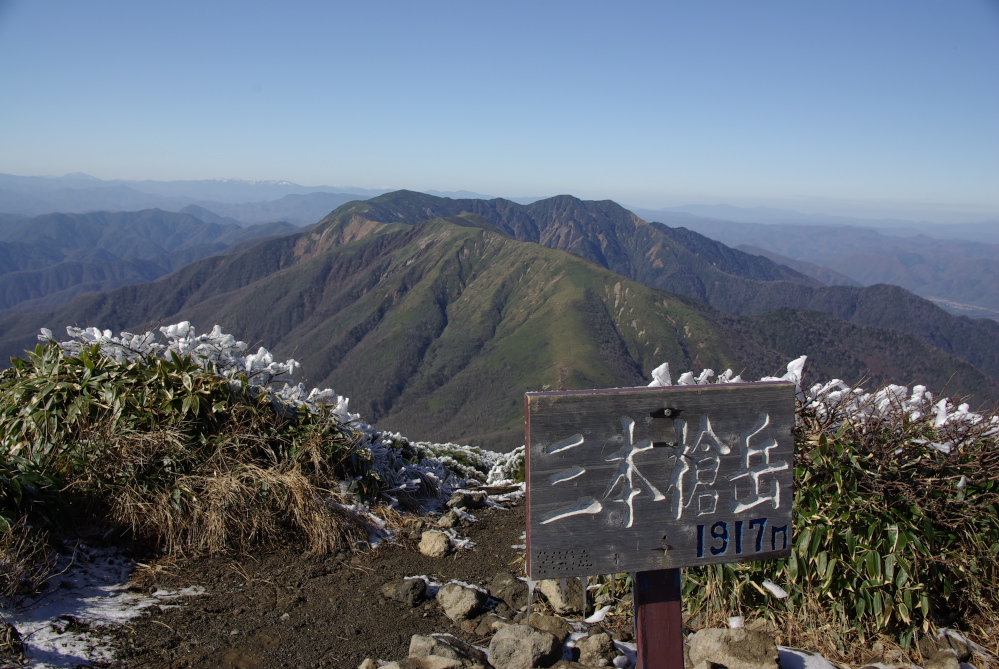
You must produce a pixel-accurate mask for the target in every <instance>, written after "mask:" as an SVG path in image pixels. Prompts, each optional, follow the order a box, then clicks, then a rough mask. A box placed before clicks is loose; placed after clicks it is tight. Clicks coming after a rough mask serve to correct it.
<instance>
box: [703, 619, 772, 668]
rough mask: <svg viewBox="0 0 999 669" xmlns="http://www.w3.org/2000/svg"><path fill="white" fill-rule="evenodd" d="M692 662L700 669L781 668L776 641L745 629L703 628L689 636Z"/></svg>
mask: <svg viewBox="0 0 999 669" xmlns="http://www.w3.org/2000/svg"><path fill="white" fill-rule="evenodd" d="M690 662H691V664H693V666H695V667H697V666H698V665H700V664H701V663H702V662H706V663H707V665H706V666H711V665H713V664H720V665H723V666H724V667H726V668H727V669H780V653H779V652H778V651H777V644H776V643H774V640H773V639H772V638H771V637H769V636H767V635H766V634H763V633H761V632H753V631H751V630H747V629H745V628H742V627H740V628H738V629H703V630H701V631H699V632H697V633H696V634H694V635H693V636H691V637H690Z"/></svg>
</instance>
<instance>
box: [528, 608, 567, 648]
mask: <svg viewBox="0 0 999 669" xmlns="http://www.w3.org/2000/svg"><path fill="white" fill-rule="evenodd" d="M528 621H529V624H530V625H531V627H534V628H536V629H539V630H541V631H542V632H548V633H549V634H554V635H555V636H556V637H558V640H559V642H560V643H565V640H566V639H568V638H569V635H570V634H572V627H571V626H570V625H569V623H568V622H566V620H565V618H559V617H558V616H546V615H544V614H542V613H532V614H531V617H530V618H529V619H528Z"/></svg>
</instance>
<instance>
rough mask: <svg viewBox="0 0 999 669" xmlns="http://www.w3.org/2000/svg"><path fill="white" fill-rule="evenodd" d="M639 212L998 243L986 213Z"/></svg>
mask: <svg viewBox="0 0 999 669" xmlns="http://www.w3.org/2000/svg"><path fill="white" fill-rule="evenodd" d="M632 211H634V212H635V213H636V214H638V215H639V216H641V217H643V218H645V219H646V220H649V221H661V220H663V218H662V217H664V216H665V217H670V216H675V215H678V214H680V215H682V214H686V215H692V216H696V217H697V218H708V219H713V220H716V221H730V222H734V223H761V224H764V225H795V226H819V227H842V226H847V227H851V228H872V229H874V230H877V231H879V232H881V233H882V234H885V235H892V236H899V237H910V236H914V235H927V236H929V237H935V238H938V239H966V240H969V241H981V242H986V243H991V244H999V217H996V216H993V217H989V216H987V215H983V220H980V221H975V222H964V223H930V222H928V221H920V220H908V219H898V218H863V217H857V216H836V215H831V214H804V213H801V212H800V211H792V210H790V209H777V208H774V207H733V206H731V205H727V204H718V205H703V204H688V205H681V206H678V207H666V208H664V209H642V208H632Z"/></svg>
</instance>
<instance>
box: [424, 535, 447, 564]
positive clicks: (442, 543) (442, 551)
mask: <svg viewBox="0 0 999 669" xmlns="http://www.w3.org/2000/svg"><path fill="white" fill-rule="evenodd" d="M420 552H421V553H423V554H424V555H426V556H427V557H444V556H445V555H447V554H448V553H450V552H451V539H449V538H448V536H447V535H446V534H444V533H443V532H434V531H433V530H430V531H428V532H424V533H423V534H422V535H421V536H420Z"/></svg>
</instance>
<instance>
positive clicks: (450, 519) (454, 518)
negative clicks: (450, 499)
mask: <svg viewBox="0 0 999 669" xmlns="http://www.w3.org/2000/svg"><path fill="white" fill-rule="evenodd" d="M462 524H463V521H462V519H461V516H459V515H458V514H457V512H455V510H454V509H451V510H450V511H448V512H447V513H445V514H444V515H443V516H441V517H440V519H438V521H437V527H443V528H444V529H448V528H451V527H459V526H461V525H462Z"/></svg>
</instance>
